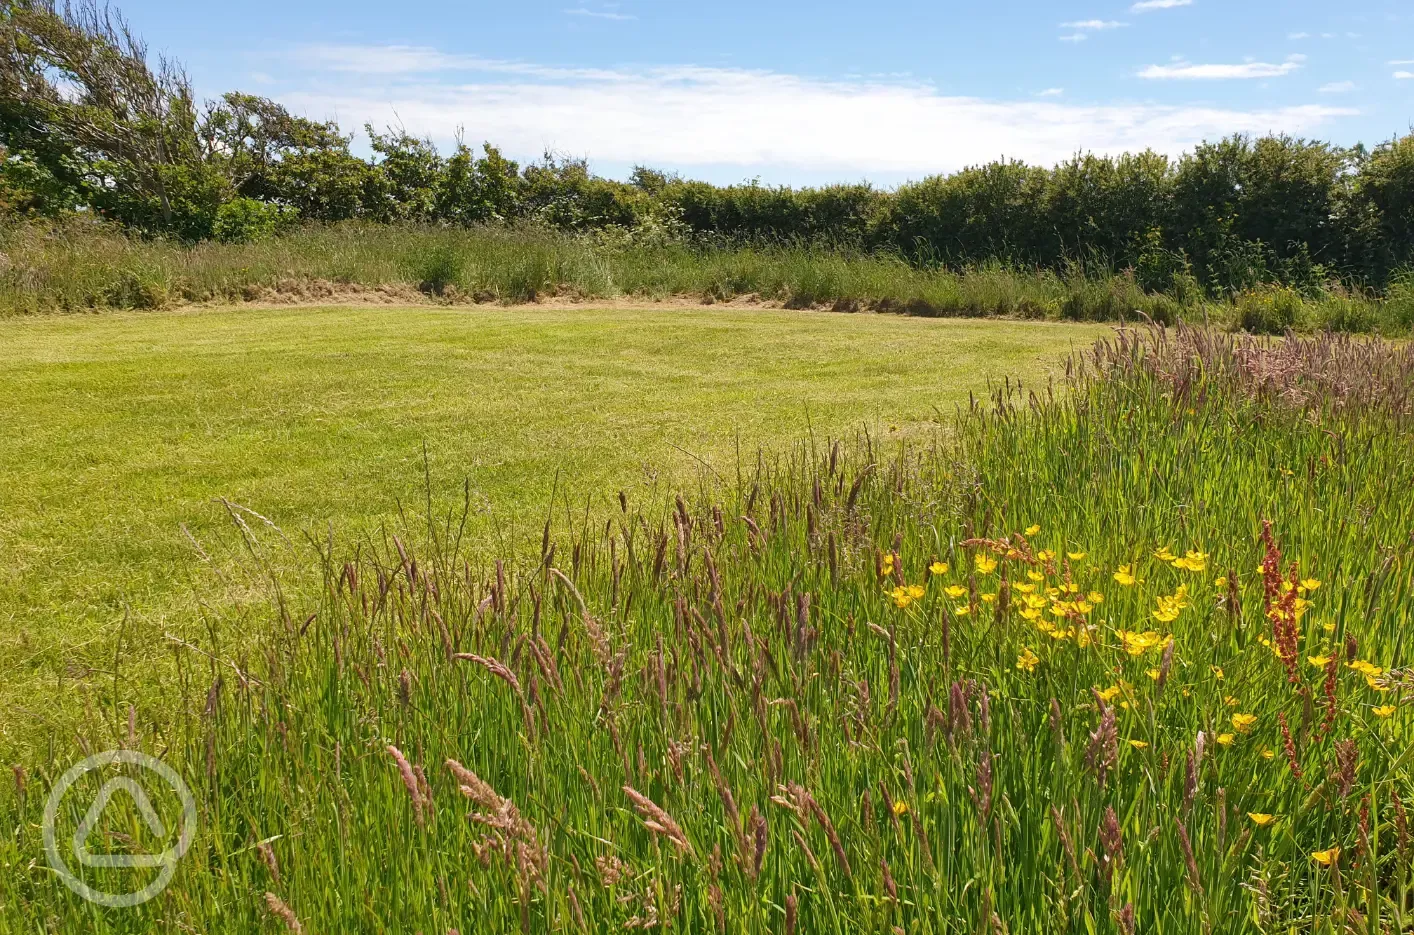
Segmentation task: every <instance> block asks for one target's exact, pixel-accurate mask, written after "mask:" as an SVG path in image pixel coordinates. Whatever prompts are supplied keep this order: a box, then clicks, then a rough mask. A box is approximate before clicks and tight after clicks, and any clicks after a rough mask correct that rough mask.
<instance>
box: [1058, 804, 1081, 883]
mask: <svg viewBox="0 0 1414 935" xmlns="http://www.w3.org/2000/svg"><path fill="white" fill-rule="evenodd" d="M1051 823H1052V824H1053V825H1055V828H1056V836H1057V837H1059V838H1060V842H1061V849H1062V850H1063V851H1065V857H1066V861H1067V863H1068V864H1069V866H1070V873H1071V877H1072V878H1073V880H1074V881H1076V882H1079V880H1080V862H1079V861H1078V860H1077V859H1076V856H1075V842H1074V841H1072V840H1071V837H1070V832H1069V831H1068V830H1067V829H1066V826H1065V816H1064V815H1062V814H1061V810H1060V809H1059V808H1057V807H1056V806H1054V805H1052V806H1051Z"/></svg>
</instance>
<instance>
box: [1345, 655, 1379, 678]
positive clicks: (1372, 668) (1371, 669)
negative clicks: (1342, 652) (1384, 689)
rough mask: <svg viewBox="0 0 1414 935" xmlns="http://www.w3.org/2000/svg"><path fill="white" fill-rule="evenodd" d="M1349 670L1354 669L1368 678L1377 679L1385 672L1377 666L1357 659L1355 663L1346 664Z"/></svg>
mask: <svg viewBox="0 0 1414 935" xmlns="http://www.w3.org/2000/svg"><path fill="white" fill-rule="evenodd" d="M1345 667H1346V668H1347V669H1354V670H1355V671H1356V672H1359V673H1360V674H1361V675H1363V676H1365V677H1366V678H1371V679H1377V678H1379V677H1380V676H1381V675H1383V674H1384V670H1383V669H1381V668H1380V667H1379V666H1377V665H1373V664H1371V663H1368V662H1366V661H1365V660H1363V659H1356V660H1355V661H1354V662H1347V663H1346V664H1345Z"/></svg>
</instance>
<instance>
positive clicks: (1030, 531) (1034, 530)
mask: <svg viewBox="0 0 1414 935" xmlns="http://www.w3.org/2000/svg"><path fill="white" fill-rule="evenodd" d="M1040 531H1041V527H1040V526H1036V525H1034V524H1033V525H1031V526H1027V527H1026V534H1027V535H1028V536H1034V535H1036V533H1038V532H1040Z"/></svg>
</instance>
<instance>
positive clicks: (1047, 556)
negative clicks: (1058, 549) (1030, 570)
mask: <svg viewBox="0 0 1414 935" xmlns="http://www.w3.org/2000/svg"><path fill="white" fill-rule="evenodd" d="M1055 557H1056V553H1054V552H1052V551H1050V550H1049V549H1042V550H1041V551H1039V552H1037V553H1036V558H1038V559H1040V560H1041V561H1043V562H1049V561H1051V560H1052V559H1054V558H1055Z"/></svg>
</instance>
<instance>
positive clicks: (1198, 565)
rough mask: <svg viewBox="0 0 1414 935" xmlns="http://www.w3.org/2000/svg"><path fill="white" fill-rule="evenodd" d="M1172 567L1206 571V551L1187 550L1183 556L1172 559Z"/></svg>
mask: <svg viewBox="0 0 1414 935" xmlns="http://www.w3.org/2000/svg"><path fill="white" fill-rule="evenodd" d="M1172 564H1173V567H1174V568H1181V569H1183V570H1184V571H1206V570H1207V569H1208V553H1207V552H1194V551H1193V550H1191V549H1190V550H1189V551H1188V553H1187V554H1185V555H1184V556H1183V558H1175V559H1173V560H1172Z"/></svg>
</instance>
